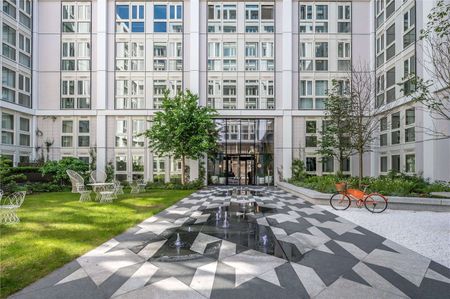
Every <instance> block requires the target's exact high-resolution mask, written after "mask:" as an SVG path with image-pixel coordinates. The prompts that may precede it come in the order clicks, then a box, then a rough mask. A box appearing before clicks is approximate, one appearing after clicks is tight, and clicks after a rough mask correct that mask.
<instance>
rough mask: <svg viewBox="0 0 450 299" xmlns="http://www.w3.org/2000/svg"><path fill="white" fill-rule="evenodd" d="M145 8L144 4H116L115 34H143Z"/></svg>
mask: <svg viewBox="0 0 450 299" xmlns="http://www.w3.org/2000/svg"><path fill="white" fill-rule="evenodd" d="M144 20H145V6H144V4H137V3H134V4H128V3H127V4H117V5H116V32H119V33H126V32H133V33H143V32H145V22H144Z"/></svg>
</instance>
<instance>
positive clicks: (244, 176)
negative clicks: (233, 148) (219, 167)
mask: <svg viewBox="0 0 450 299" xmlns="http://www.w3.org/2000/svg"><path fill="white" fill-rule="evenodd" d="M224 164H225V165H224V168H225V174H226V177H225V180H226V181H225V184H227V185H253V184H255V167H256V165H255V156H254V155H232V156H227V157H224Z"/></svg>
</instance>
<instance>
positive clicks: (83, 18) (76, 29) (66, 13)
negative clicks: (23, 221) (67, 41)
mask: <svg viewBox="0 0 450 299" xmlns="http://www.w3.org/2000/svg"><path fill="white" fill-rule="evenodd" d="M61 31H62V32H63V33H90V32H91V5H90V3H77V4H75V3H67V4H63V5H62V30H61Z"/></svg>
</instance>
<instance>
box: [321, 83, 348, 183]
mask: <svg viewBox="0 0 450 299" xmlns="http://www.w3.org/2000/svg"><path fill="white" fill-rule="evenodd" d="M344 85H345V84H344V82H342V81H336V80H333V86H332V88H331V89H330V90H329V91H328V92H327V95H328V98H327V100H326V101H325V118H324V120H325V121H324V124H325V128H323V129H322V136H321V138H320V139H319V140H318V144H319V150H318V151H317V152H318V153H319V154H320V155H322V156H323V157H329V158H336V159H337V160H338V163H339V171H338V175H342V172H343V170H344V162H345V160H346V159H349V158H350V156H351V155H352V154H353V153H354V150H353V145H352V142H351V136H352V132H353V130H354V126H353V123H352V102H351V95H350V91H349V90H348V88H345V87H344ZM322 161H323V159H322Z"/></svg>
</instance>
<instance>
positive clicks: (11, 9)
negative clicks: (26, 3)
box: [3, 1, 16, 19]
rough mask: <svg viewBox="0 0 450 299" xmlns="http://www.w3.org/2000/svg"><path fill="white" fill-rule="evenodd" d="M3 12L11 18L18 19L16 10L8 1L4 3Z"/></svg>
mask: <svg viewBox="0 0 450 299" xmlns="http://www.w3.org/2000/svg"><path fill="white" fill-rule="evenodd" d="M3 12H5V13H6V14H8V15H9V16H10V17H11V18H13V19H15V18H16V8H15V7H14V5H12V4H11V3H9V2H8V1H3Z"/></svg>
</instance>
